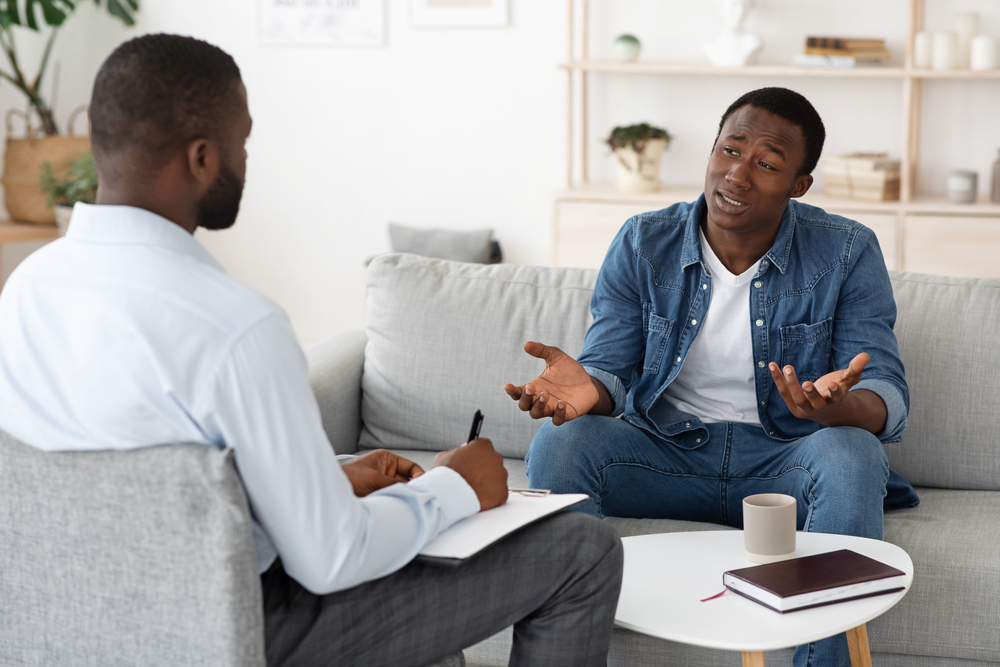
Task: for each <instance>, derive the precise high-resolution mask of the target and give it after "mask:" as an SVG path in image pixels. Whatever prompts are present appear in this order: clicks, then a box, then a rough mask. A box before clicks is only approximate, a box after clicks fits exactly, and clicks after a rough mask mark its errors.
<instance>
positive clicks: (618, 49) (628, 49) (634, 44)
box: [611, 35, 642, 63]
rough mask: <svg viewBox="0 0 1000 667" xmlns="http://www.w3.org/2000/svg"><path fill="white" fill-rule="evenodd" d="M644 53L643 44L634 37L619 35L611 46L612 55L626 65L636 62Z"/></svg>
mask: <svg viewBox="0 0 1000 667" xmlns="http://www.w3.org/2000/svg"><path fill="white" fill-rule="evenodd" d="M641 52H642V43H641V42H640V41H639V39H638V38H636V37H635V36H633V35H619V36H618V38H617V39H616V40H615V41H614V42H613V43H612V44H611V54H612V56H613V57H614V59H615V60H620V61H622V62H625V63H631V62H635V61H636V60H638V58H639V54H640V53H641Z"/></svg>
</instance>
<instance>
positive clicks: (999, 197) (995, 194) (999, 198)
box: [990, 157, 1000, 204]
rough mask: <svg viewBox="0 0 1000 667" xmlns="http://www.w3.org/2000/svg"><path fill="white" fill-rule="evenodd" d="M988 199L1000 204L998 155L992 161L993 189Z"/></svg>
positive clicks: (999, 159)
mask: <svg viewBox="0 0 1000 667" xmlns="http://www.w3.org/2000/svg"><path fill="white" fill-rule="evenodd" d="M990 201H991V202H993V203H994V204H1000V157H998V158H997V161H996V162H994V163H993V190H992V192H990Z"/></svg>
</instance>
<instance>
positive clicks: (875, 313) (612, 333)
mask: <svg viewBox="0 0 1000 667" xmlns="http://www.w3.org/2000/svg"><path fill="white" fill-rule="evenodd" d="M705 210H706V205H705V197H704V195H702V196H701V197H700V198H699V199H698V201H696V202H693V203H684V204H675V205H673V206H671V207H669V208H666V209H663V210H662V211H655V212H651V213H643V214H641V215H637V216H635V217H633V218H631V219H629V220H628V221H627V222H626V223H625V225H624V226H623V227H622V229H621V231H619V232H618V234H617V236H615V239H614V241H613V242H612V243H611V247H610V249H609V250H608V254H607V257H605V259H604V264H603V265H602V266H601V270H600V273H599V275H598V277H597V285H596V286H595V288H594V294H593V297H592V298H591V303H590V309H591V312H592V313H593V316H594V323H593V325H591V327H590V329H589V330H588V331H587V336H586V339H585V340H584V345H583V352H581V354H580V357H579V361H580V363H581V364H582V365H583V366H584V368H586V369H587V372H588V373H590V375H592V376H593V377H594V378H596V379H597V380H599V381H600V382H601V383H602V384H604V386H605V387H606V388H607V390H608V392H609V393H610V394H611V397H612V399H613V400H614V403H615V407H614V411H613V413H612V415H613V416H618V415H622V416H623V418H624V419H625V420H627V421H628V422H630V423H632V424H633V425H635V426H637V427H639V428H642V429H645V430H647V431H649V432H651V433H654V434H658V435H659V436H661V437H663V438H665V439H667V440H668V441H670V442H672V443H674V444H675V445H677V446H679V447H682V448H685V449H695V448H697V447H700V446H701V445H702V444H704V443H705V442H707V438H708V431H707V429H706V428H705V426H704V424H703V423H702V422H701V421H700V420H699V419H698V418H697V417H695V416H694V415H691V414H689V413H686V412H682V411H681V410H678V409H677V408H676V407H674V405H673V404H671V403H670V402H669V401H668V400H667V398H666V396H664V395H663V393H664V389H666V387H667V386H668V385H669V384H670V383H671V382H673V381H674V378H676V377H677V373H678V372H679V371H680V369H681V367H682V366H683V365H684V360H685V358H686V357H687V354H688V351H689V350H690V349H691V344H692V343H693V342H694V340H695V338H696V337H697V336H698V332H699V331H700V330H701V325H702V321H703V320H704V318H705V313H706V312H707V311H708V305H709V302H710V300H711V298H712V276H711V273H710V272H709V269H708V267H707V266H706V265H705V261H704V259H703V257H702V253H701V243H700V240H699V238H698V226H699V224H700V223H701V221H702V220H703V219H704V217H705ZM895 321H896V302H895V300H894V299H893V295H892V285H891V284H890V282H889V274H888V272H887V271H886V267H885V261H884V260H883V258H882V251H881V249H880V248H879V245H878V241H877V240H876V238H875V234H874V233H872V231H871V230H870V229H868V228H867V227H865V226H863V225H861V224H860V223H857V222H854V221H853V220H849V219H847V218H843V217H840V216H837V215H830V214H829V213H826V212H825V211H823V210H822V209H819V208H816V207H814V206H809V205H807V204H802V203H800V202H798V201H795V200H791V201H789V203H788V206H787V207H786V208H785V212H784V214H783V215H782V218H781V226H780V227H779V229H778V235H777V237H776V238H775V240H774V245H773V246H772V247H771V249H770V250H769V251H768V252H767V254H766V255H764V257H763V259H762V260H761V262H760V264H759V267H758V271H757V273H756V275H755V277H754V279H753V282H752V283H751V286H750V329H751V336H752V338H753V363H754V371H755V373H754V390H755V392H756V395H757V414H758V416H759V418H760V423H761V425H762V426H763V427H764V430H765V432H767V433H768V434H769V435H770V436H771V437H773V438H774V439H776V440H782V441H788V440H793V439H796V438H801V437H804V436H807V435H809V434H811V433H814V432H815V431H817V430H819V429H820V428H823V426H822V425H821V424H819V423H817V422H814V421H811V420H807V419H800V418H798V417H795V416H794V415H793V414H792V413H791V411H790V410H789V409H788V406H787V405H786V404H785V401H784V399H782V398H781V395H780V394H779V393H778V390H777V387H776V386H775V384H774V380H773V378H772V377H771V373H770V370H769V369H768V363H769V362H771V361H774V362H777V363H778V364H779V365H780V366H782V367H783V366H785V365H786V364H791V365H792V366H794V367H795V372H796V374H797V375H798V378H799V382H804V381H806V380H811V381H814V380H816V379H817V378H819V377H820V376H822V375H824V374H826V373H829V372H831V371H834V370H839V369H843V368H847V366H848V364H849V363H850V361H851V359H853V358H854V357H855V356H856V355H857V354H859V353H861V352H867V353H868V354H869V355H870V356H871V361H870V362H869V363H868V365H867V366H866V367H865V370H864V372H863V373H862V375H861V381H860V382H859V383H858V384H857V385H855V387H854V389H855V390H856V389H868V390H870V391H872V392H874V393H876V394H878V395H879V396H880V397H881V398H882V400H883V401H884V402H885V407H886V410H887V413H888V414H887V418H886V424H885V430H884V431H882V433H880V434H878V437H879V439H880V440H881V441H882V442H897V441H899V439H900V436H901V435H902V433H903V430H904V429H905V428H906V416H907V412H908V411H909V401H910V398H909V390H908V389H907V386H906V379H905V377H904V372H903V363H902V361H901V360H900V358H899V347H898V345H897V343H896V336H895V334H894V333H893V331H892V327H893V325H894V324H895Z"/></svg>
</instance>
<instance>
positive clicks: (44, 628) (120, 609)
mask: <svg viewBox="0 0 1000 667" xmlns="http://www.w3.org/2000/svg"><path fill="white" fill-rule="evenodd" d="M263 627H264V624H263V605H262V603H261V591H260V578H259V577H258V576H257V564H256V559H255V556H254V546H253V536H252V525H251V521H250V513H249V510H248V507H247V500H246V496H245V494H244V492H243V487H242V484H241V483H240V480H239V477H238V476H237V474H236V468H235V466H234V463H233V454H232V451H229V450H227V451H219V450H216V449H213V448H210V447H204V446H200V445H168V446H159V447H150V448H146V449H138V450H132V451H95V452H57V453H49V452H42V451H40V450H37V449H35V448H33V447H29V446H27V445H24V444H22V443H20V442H18V441H17V440H14V439H13V438H11V437H10V436H8V435H6V434H4V433H2V432H0V656H3V659H2V661H3V662H4V663H5V664H11V663H13V664H16V665H94V666H95V667H97V666H98V665H99V666H101V667H107V666H111V665H143V666H144V667H160V666H162V667H176V666H177V665H188V666H195V665H204V666H205V667H209V666H211V667H229V666H232V667H237V666H239V667H261V666H263V665H264V663H265V660H264V632H263Z"/></svg>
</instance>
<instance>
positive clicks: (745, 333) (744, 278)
mask: <svg viewBox="0 0 1000 667" xmlns="http://www.w3.org/2000/svg"><path fill="white" fill-rule="evenodd" d="M698 235H699V237H700V238H701V253H702V256H703V257H704V258H705V263H706V264H707V265H708V269H709V271H710V272H711V274H712V297H711V299H712V300H711V302H710V303H709V305H708V311H707V312H706V313H705V318H704V322H703V324H702V325H701V331H700V332H699V333H698V337H697V338H695V340H694V342H693V343H692V344H691V349H690V350H689V351H688V354H687V358H686V359H684V365H683V366H682V367H681V370H680V372H679V373H678V374H677V377H676V378H675V379H674V381H673V382H672V383H671V384H670V386H669V387H667V389H666V391H665V392H664V395H665V396H666V397H667V399H668V400H669V401H670V402H671V403H673V404H674V406H675V407H677V409H678V410H683V411H684V412H689V413H691V414H693V415H694V416H695V417H698V418H699V419H701V420H702V421H703V422H706V423H710V422H739V423H742V424H760V418H759V417H758V416H757V393H756V392H755V391H754V365H753V343H752V342H751V338H750V336H751V332H750V282H751V281H752V280H753V277H754V275H755V274H756V273H757V267H758V266H759V265H760V260H757V263H756V264H754V265H753V266H751V267H750V268H749V269H747V270H746V271H744V272H743V273H741V274H740V275H738V276H737V275H733V274H732V273H730V272H729V271H728V270H727V269H726V267H725V265H724V264H723V263H722V262H721V261H720V260H719V258H718V257H716V255H715V252H714V251H713V250H712V246H710V245H709V244H708V241H707V240H706V239H705V234H704V232H702V231H701V230H700V229H699V230H698Z"/></svg>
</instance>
